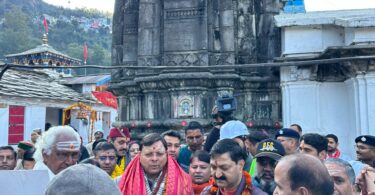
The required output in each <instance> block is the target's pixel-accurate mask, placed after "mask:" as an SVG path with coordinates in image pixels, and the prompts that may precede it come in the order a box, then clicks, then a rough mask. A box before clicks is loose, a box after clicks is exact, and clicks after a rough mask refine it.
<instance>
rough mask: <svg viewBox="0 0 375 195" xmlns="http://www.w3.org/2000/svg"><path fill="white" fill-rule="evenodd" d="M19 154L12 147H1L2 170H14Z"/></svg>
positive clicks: (0, 162) (0, 166) (0, 168)
mask: <svg viewBox="0 0 375 195" xmlns="http://www.w3.org/2000/svg"><path fill="white" fill-rule="evenodd" d="M16 159H17V154H16V152H15V151H14V149H13V148H12V146H2V147H0V170H13V169H14V167H16V162H17V160H16Z"/></svg>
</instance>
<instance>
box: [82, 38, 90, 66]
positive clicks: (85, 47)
mask: <svg viewBox="0 0 375 195" xmlns="http://www.w3.org/2000/svg"><path fill="white" fill-rule="evenodd" d="M88 55H89V51H88V49H87V45H86V42H85V45H84V46H83V61H84V64H86V61H87V57H88Z"/></svg>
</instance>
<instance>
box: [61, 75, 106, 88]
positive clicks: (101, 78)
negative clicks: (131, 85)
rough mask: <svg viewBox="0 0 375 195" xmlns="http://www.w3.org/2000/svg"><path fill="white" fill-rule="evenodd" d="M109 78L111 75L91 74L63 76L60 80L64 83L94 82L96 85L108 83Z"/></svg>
mask: <svg viewBox="0 0 375 195" xmlns="http://www.w3.org/2000/svg"><path fill="white" fill-rule="evenodd" d="M110 80H111V75H92V76H83V77H65V78H63V79H61V80H60V83H61V84H64V85H75V84H96V85H97V86H99V85H103V84H106V83H108V82H109V81H110Z"/></svg>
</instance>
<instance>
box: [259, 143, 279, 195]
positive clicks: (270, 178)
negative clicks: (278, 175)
mask: <svg viewBox="0 0 375 195" xmlns="http://www.w3.org/2000/svg"><path fill="white" fill-rule="evenodd" d="M284 155H285V150H284V147H283V145H282V144H281V143H280V142H278V141H276V140H274V139H266V140H264V141H262V142H260V143H259V145H258V149H257V153H256V155H255V158H256V159H257V160H256V163H257V174H256V176H254V177H253V186H256V187H258V188H260V189H262V190H263V191H264V192H266V193H268V194H269V195H271V194H273V191H274V190H275V188H276V184H275V181H274V176H275V175H274V174H275V167H276V164H277V162H278V161H279V160H280V159H281V158H282V157H283V156H284Z"/></svg>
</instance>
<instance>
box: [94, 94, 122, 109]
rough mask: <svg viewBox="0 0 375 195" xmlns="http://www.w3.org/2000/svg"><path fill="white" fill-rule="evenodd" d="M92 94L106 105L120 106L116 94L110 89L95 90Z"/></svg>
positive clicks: (115, 107)
mask: <svg viewBox="0 0 375 195" xmlns="http://www.w3.org/2000/svg"><path fill="white" fill-rule="evenodd" d="M92 94H93V95H94V96H95V97H96V99H98V100H99V101H100V102H102V103H103V104H104V105H106V106H109V107H112V108H114V109H117V108H118V105H117V97H116V96H114V95H113V94H112V93H111V92H108V91H103V92H99V91H93V92H92Z"/></svg>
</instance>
